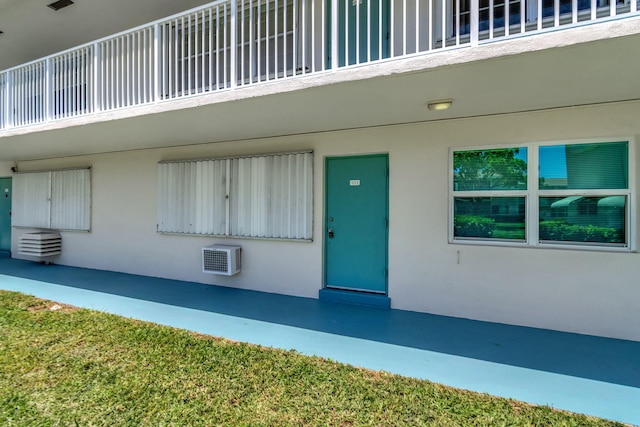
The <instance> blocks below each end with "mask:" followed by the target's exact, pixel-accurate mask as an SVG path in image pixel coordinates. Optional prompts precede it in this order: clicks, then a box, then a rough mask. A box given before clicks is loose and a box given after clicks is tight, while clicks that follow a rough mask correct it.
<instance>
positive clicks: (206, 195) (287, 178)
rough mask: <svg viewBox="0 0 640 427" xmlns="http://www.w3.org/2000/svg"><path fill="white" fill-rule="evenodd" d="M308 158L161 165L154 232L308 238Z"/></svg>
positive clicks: (293, 156)
mask: <svg viewBox="0 0 640 427" xmlns="http://www.w3.org/2000/svg"><path fill="white" fill-rule="evenodd" d="M312 168H313V153H311V152H308V153H291V154H275V155H263V156H252V157H242V158H228V159H217V160H193V161H182V162H161V163H159V164H158V231H159V232H164V233H184V234H201V235H219V236H235V237H257V238H271V239H300V240H308V239H311V237H312V218H313V217H312V204H313V200H312V193H313V187H312V181H313V169H312Z"/></svg>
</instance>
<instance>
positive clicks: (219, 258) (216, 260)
mask: <svg viewBox="0 0 640 427" xmlns="http://www.w3.org/2000/svg"><path fill="white" fill-rule="evenodd" d="M241 251H242V248H241V247H240V246H230V245H211V246H207V247H204V248H202V271H203V272H204V273H210V274H222V275H224V276H233V275H234V274H238V273H239V272H240V266H241V261H240V254H241Z"/></svg>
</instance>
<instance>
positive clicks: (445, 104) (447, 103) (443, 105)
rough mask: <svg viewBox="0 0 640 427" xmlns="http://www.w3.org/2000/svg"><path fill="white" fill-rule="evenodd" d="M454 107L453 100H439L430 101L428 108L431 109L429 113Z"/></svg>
mask: <svg viewBox="0 0 640 427" xmlns="http://www.w3.org/2000/svg"><path fill="white" fill-rule="evenodd" d="M452 105H453V99H438V100H436V101H429V102H428V103H427V108H428V109H429V111H441V110H446V109H447V108H449V107H451V106H452Z"/></svg>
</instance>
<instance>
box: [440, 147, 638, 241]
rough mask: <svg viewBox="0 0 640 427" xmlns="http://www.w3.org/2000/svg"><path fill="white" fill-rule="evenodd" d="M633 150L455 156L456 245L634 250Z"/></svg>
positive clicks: (525, 150) (520, 150)
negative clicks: (486, 244)
mask: <svg viewBox="0 0 640 427" xmlns="http://www.w3.org/2000/svg"><path fill="white" fill-rule="evenodd" d="M629 150H630V146H629V142H627V141H621V142H598V143H575V144H559V145H530V146H527V147H508V148H492V149H484V150H454V151H453V154H452V192H451V194H452V197H451V211H452V213H453V215H452V224H451V240H452V241H455V242H460V241H469V242H471V241H476V242H477V241H481V242H482V241H483V242H487V241H490V242H502V243H509V242H510V243H516V244H524V245H539V246H544V245H587V246H609V247H623V248H629V247H630V236H631V232H630V230H629V218H631V215H630V209H631V206H632V203H631V194H632V192H631V188H630V185H629V183H630V179H629V157H630V156H629ZM530 153H534V154H535V156H532V155H530Z"/></svg>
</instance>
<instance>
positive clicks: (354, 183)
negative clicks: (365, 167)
mask: <svg viewBox="0 0 640 427" xmlns="http://www.w3.org/2000/svg"><path fill="white" fill-rule="evenodd" d="M349 185H350V186H352V187H358V186H359V185H360V180H359V179H352V180H350V181H349Z"/></svg>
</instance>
